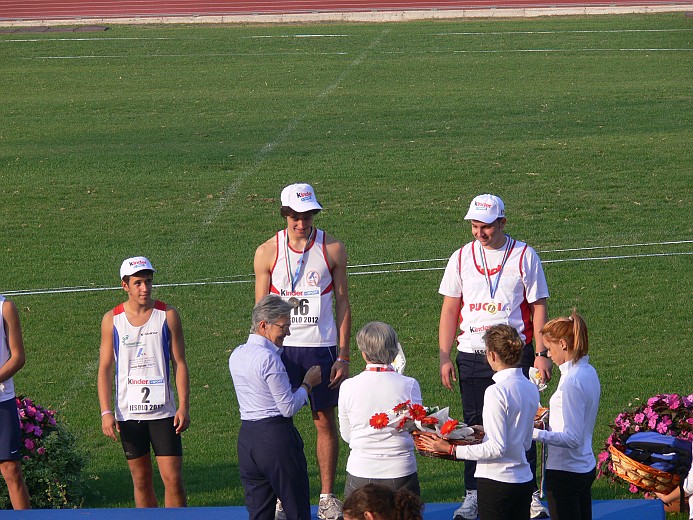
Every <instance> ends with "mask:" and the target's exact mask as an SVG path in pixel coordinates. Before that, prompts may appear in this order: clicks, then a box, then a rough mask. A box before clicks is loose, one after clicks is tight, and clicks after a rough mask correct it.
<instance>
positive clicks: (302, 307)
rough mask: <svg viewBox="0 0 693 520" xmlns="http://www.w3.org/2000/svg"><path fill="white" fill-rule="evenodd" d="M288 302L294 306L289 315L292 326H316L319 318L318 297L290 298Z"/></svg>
mask: <svg viewBox="0 0 693 520" xmlns="http://www.w3.org/2000/svg"><path fill="white" fill-rule="evenodd" d="M288 302H289V303H290V304H291V305H293V306H294V310H293V311H292V313H291V324H292V325H317V324H318V319H319V317H320V296H319V295H318V296H317V297H310V296H302V297H298V298H297V297H292V298H289V300H288Z"/></svg>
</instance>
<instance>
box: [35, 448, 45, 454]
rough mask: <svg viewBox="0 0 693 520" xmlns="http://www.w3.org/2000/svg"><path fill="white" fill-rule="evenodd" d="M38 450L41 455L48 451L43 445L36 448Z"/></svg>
mask: <svg viewBox="0 0 693 520" xmlns="http://www.w3.org/2000/svg"><path fill="white" fill-rule="evenodd" d="M36 451H37V452H38V454H39V455H45V453H46V448H44V447H43V446H41V447H40V448H39V449H38V450H36Z"/></svg>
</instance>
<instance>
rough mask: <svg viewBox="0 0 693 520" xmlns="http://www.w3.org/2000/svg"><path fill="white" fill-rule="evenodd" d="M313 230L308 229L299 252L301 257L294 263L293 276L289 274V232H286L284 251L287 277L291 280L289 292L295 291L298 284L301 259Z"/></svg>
mask: <svg viewBox="0 0 693 520" xmlns="http://www.w3.org/2000/svg"><path fill="white" fill-rule="evenodd" d="M314 229H315V228H314V227H311V228H310V235H308V240H306V243H305V244H304V245H303V251H301V256H299V257H298V261H297V262H296V271H295V272H294V274H293V275H292V274H291V257H290V256H289V232H288V231H287V233H286V244H285V245H284V247H285V249H286V271H287V272H288V273H289V277H290V278H291V292H294V291H295V290H296V284H297V283H298V279H299V277H300V274H301V267H303V257H304V256H305V254H306V249H307V248H308V246H309V245H310V241H311V239H312V238H313V230H314Z"/></svg>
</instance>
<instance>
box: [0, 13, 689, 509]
mask: <svg viewBox="0 0 693 520" xmlns="http://www.w3.org/2000/svg"><path fill="white" fill-rule="evenodd" d="M692 20H693V19H691V18H686V17H684V15H683V14H682V13H678V14H668V15H650V16H603V17H569V18H544V19H527V20H513V21H502V20H492V21H487V20H474V21H441V22H416V23H402V24H385V25H377V24H376V25H302V26H138V27H125V26H114V27H111V28H110V30H108V31H107V32H103V33H91V34H89V33H87V34H85V33H81V34H63V33H61V34H50V33H48V34H14V35H2V36H0V63H1V64H2V69H1V70H2V74H0V92H1V93H2V94H1V95H0V122H1V124H0V183H1V186H2V189H1V190H0V218H1V219H2V227H1V228H0V247H2V257H3V263H4V266H5V267H4V268H3V269H2V271H1V272H0V293H4V294H7V295H9V296H10V297H11V298H12V299H14V300H15V301H16V302H17V304H18V306H19V307H20V311H21V317H22V322H23V328H24V336H25V343H26V347H27V351H28V363H27V365H26V367H25V368H24V369H23V370H22V372H20V374H19V375H18V376H17V378H16V385H17V387H18V391H19V392H20V393H23V394H27V395H30V396H32V397H33V398H35V399H36V400H37V401H38V402H40V403H42V404H44V405H46V406H50V407H54V408H57V409H58V410H59V411H60V414H61V416H62V419H63V421H65V422H66V423H68V424H69V426H70V428H71V430H72V431H73V432H74V433H75V434H76V435H77V437H78V439H79V443H80V445H81V446H82V447H83V449H84V451H85V452H86V453H88V454H89V457H90V462H89V464H88V475H89V476H90V484H91V487H92V490H93V493H92V495H91V496H90V497H89V498H88V500H87V503H86V504H85V505H86V506H88V507H127V506H132V504H133V502H132V498H131V485H130V482H129V474H128V471H127V468H126V464H125V460H124V457H123V455H122V450H121V448H120V446H119V445H118V444H114V443H112V442H111V441H109V440H107V439H106V438H105V437H104V436H103V435H102V434H101V431H100V421H99V413H98V412H99V407H98V401H97V398H96V367H97V359H98V344H99V323H100V318H101V316H102V315H103V313H104V312H105V311H106V310H107V309H109V308H111V307H112V306H114V305H116V304H117V303H119V302H120V301H122V300H123V297H124V293H122V292H119V291H115V290H96V289H102V288H114V287H116V285H117V284H118V268H119V266H120V262H121V261H122V260H123V259H124V258H126V257H128V256H132V255H135V254H144V255H147V256H148V257H149V258H150V259H151V260H152V262H153V263H154V265H155V266H156V267H157V268H158V270H159V272H158V273H157V276H156V280H155V281H156V282H158V283H160V284H164V285H165V286H163V287H160V288H159V289H158V292H157V296H158V298H160V299H163V300H165V301H166V302H168V303H170V304H173V305H175V306H177V307H178V308H179V309H180V313H181V316H182V319H183V325H184V329H185V335H186V343H187V352H188V362H189V365H190V369H191V384H192V398H191V416H192V425H191V427H190V430H189V431H188V432H187V433H185V435H184V449H185V478H186V484H187V489H188V493H189V502H190V505H194V506H212V505H229V504H236V505H239V504H242V503H243V498H242V491H241V486H240V481H239V478H238V471H237V467H236V448H235V442H236V434H237V431H238V428H239V415H238V411H237V403H236V401H235V397H234V394H233V390H232V386H231V381H230V377H229V374H228V368H227V360H228V356H229V353H230V351H231V349H232V348H233V347H234V346H236V345H238V344H239V343H241V342H243V341H244V340H245V338H246V337H247V331H248V327H249V322H250V310H251V307H252V303H253V286H252V281H253V280H252V258H253V253H254V250H255V247H256V246H257V245H258V244H260V243H261V242H262V241H263V240H265V239H266V238H268V237H269V236H270V235H271V234H272V233H273V232H274V231H276V230H277V229H278V228H280V227H281V226H282V221H281V219H280V217H279V215H278V207H279V200H278V197H279V192H280V190H281V188H282V187H283V186H284V185H286V184H289V183H292V182H296V181H305V182H310V183H311V184H313V186H314V187H315V189H316V191H317V194H318V197H319V200H320V201H321V202H322V204H323V205H324V207H325V211H324V212H323V213H322V214H321V215H319V216H318V217H317V219H316V223H317V224H318V225H319V226H321V227H323V228H324V229H326V230H328V232H330V233H331V234H333V235H334V236H336V237H338V238H340V239H341V240H343V241H344V243H345V245H346V247H347V250H348V252H349V259H350V264H351V265H352V267H350V269H349V272H350V279H349V284H350V295H351V301H352V309H353V319H354V324H353V332H354V334H355V332H356V331H357V330H358V328H360V326H362V325H363V324H365V323H366V322H368V321H371V320H375V319H377V320H383V321H387V322H389V323H391V324H392V325H393V326H394V327H395V329H396V330H397V331H398V332H399V334H400V338H401V341H402V344H403V345H404V348H405V350H406V352H407V355H408V360H409V364H408V368H407V372H408V374H409V375H412V376H414V377H416V378H417V379H418V380H419V381H420V382H421V386H422V391H423V394H424V401H425V402H426V403H427V404H430V405H440V406H446V405H450V406H451V409H452V415H453V416H454V417H460V416H461V406H460V402H459V394H458V393H456V392H447V391H446V390H444V389H443V388H442V386H441V384H440V379H439V376H438V363H437V327H438V317H439V311H440V304H441V301H442V298H441V297H440V295H438V293H437V290H438V284H439V282H440V278H441V276H442V270H441V269H442V268H443V266H444V265H445V260H446V259H447V258H448V256H449V255H450V254H451V253H452V252H453V251H454V250H455V249H456V248H457V247H459V246H460V245H462V244H463V243H465V242H466V241H468V240H469V239H470V237H471V235H470V232H469V229H468V225H466V224H465V222H464V220H463V217H464V214H465V212H466V209H467V206H468V204H469V201H470V200H471V198H472V197H473V196H474V195H476V194H478V193H484V192H492V193H496V194H498V195H500V196H501V197H502V198H503V199H504V201H505V203H506V208H507V212H508V218H509V221H508V227H507V229H508V231H509V232H510V233H511V234H512V235H514V236H515V237H516V238H519V239H522V240H525V241H527V242H529V243H530V244H531V245H532V246H533V247H534V248H535V249H536V250H537V251H538V252H539V253H540V255H541V257H542V259H543V260H544V261H545V262H546V264H545V271H546V275H547V279H548V282H549V288H550V290H551V299H550V301H549V313H550V316H551V317H553V316H558V315H563V314H565V313H567V312H569V310H570V309H571V308H572V307H573V306H577V308H578V310H579V311H580V312H581V313H583V315H584V316H585V317H586V319H587V322H588V324H589V326H590V336H591V346H592V350H591V359H592V363H593V364H594V365H595V367H596V368H597V371H598V372H599V374H600V378H601V381H602V394H603V399H602V403H601V409H600V415H599V419H598V425H597V430H596V432H595V439H596V442H595V449H597V450H600V449H601V443H602V442H603V440H604V439H605V438H606V436H607V435H608V432H609V429H608V424H609V422H610V421H611V420H612V419H613V418H614V416H615V415H616V414H617V413H618V412H619V411H621V410H622V409H624V408H625V407H627V406H628V405H629V404H631V403H636V402H637V400H638V399H640V400H642V399H646V398H647V397H649V396H651V395H654V394H656V393H661V392H677V393H682V394H686V395H688V394H690V393H691V392H693V387H692V386H691V346H692V342H691V336H692V333H693V330H692V326H691V311H692V310H693V307H692V306H691V303H690V299H691V294H693V281H692V279H691V271H692V267H693V257H691V256H690V255H691V252H693V245H692V244H691V240H693V230H692V229H691V217H693V211H692V210H691V207H692V206H691V192H692V189H691V179H692V173H693V168H692V167H691V165H692V164H693V147H691V142H693V125H692V122H693V117H692V116H693V109H692V107H693V21H692ZM308 36H311V37H308ZM674 242H675V243H674ZM638 244H650V245H638ZM616 246H624V247H616ZM625 246H627V247H625ZM589 248H603V249H589ZM559 249H560V250H564V249H573V250H571V251H556V250H559ZM660 255H661V256H660ZM614 256H615V257H619V258H611V259H597V258H601V257H614ZM589 258H591V259H592V260H583V259H589ZM393 262H403V263H401V264H393ZM374 264H387V265H374ZM166 284H172V285H166ZM174 284H184V285H174ZM53 288H56V289H57V288H63V289H60V290H57V291H54V292H48V293H41V294H29V293H30V292H32V291H36V290H40V289H53ZM64 288H82V289H83V290H81V291H79V292H67V291H66V290H65V289H64ZM354 348H355V345H354ZM361 368H362V365H360V364H359V363H358V362H355V363H354V364H353V366H352V372H357V371H359V370H360V369H361ZM552 388H553V387H552ZM550 392H551V389H550V390H549V391H548V393H546V394H545V395H544V396H543V398H542V400H543V401H545V402H548V398H549V395H550V394H549V393H550ZM309 422H310V421H309V414H308V413H307V412H306V411H305V410H304V411H302V412H301V413H300V414H299V416H298V418H297V423H298V424H299V428H300V430H301V432H302V433H303V436H304V439H305V441H306V446H307V447H310V446H313V445H314V434H313V428H312V425H311V424H309ZM347 452H348V450H347V447H346V446H345V445H344V444H342V447H341V456H340V461H339V464H340V465H339V469H338V479H337V491H338V492H341V489H342V486H343V484H344V465H345V462H346V457H347ZM307 455H308V460H309V466H310V468H309V469H310V473H311V481H312V485H313V491H314V493H315V496H317V492H318V491H319V490H318V488H317V484H318V477H317V469H316V464H315V460H314V455H313V452H312V449H308V450H307ZM419 462H420V465H419V473H420V478H421V482H422V488H423V494H424V499H425V500H426V501H428V502H453V501H458V500H459V499H460V498H461V496H462V494H463V483H462V475H461V466H460V465H456V464H454V463H448V462H445V461H440V460H431V459H424V458H420V460H419ZM158 489H160V488H158ZM594 496H595V498H597V499H605V498H621V497H627V496H630V494H629V493H628V492H627V491H626V488H625V485H624V486H621V487H614V486H612V485H609V484H607V483H606V482H605V481H603V480H598V481H597V482H596V483H595V486H594Z"/></svg>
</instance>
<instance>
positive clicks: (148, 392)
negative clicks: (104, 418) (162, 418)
mask: <svg viewBox="0 0 693 520" xmlns="http://www.w3.org/2000/svg"><path fill="white" fill-rule="evenodd" d="M139 381H141V383H140V382H139ZM127 397H128V411H129V412H130V413H150V412H155V411H156V410H158V409H160V408H163V407H164V404H165V403H166V384H165V383H164V380H163V379H141V380H136V382H131V381H129V382H128V391H127Z"/></svg>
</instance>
